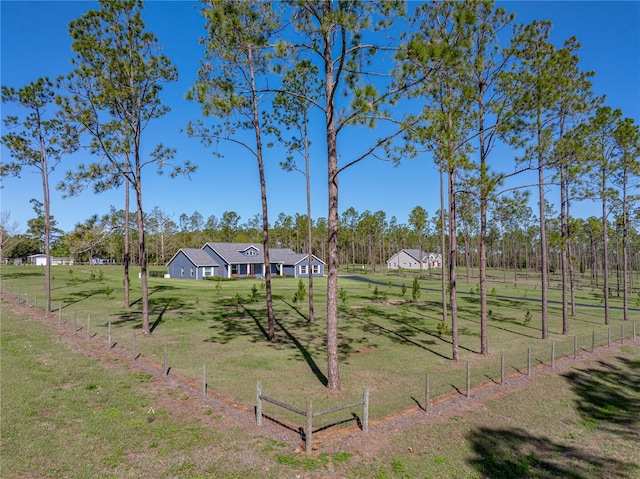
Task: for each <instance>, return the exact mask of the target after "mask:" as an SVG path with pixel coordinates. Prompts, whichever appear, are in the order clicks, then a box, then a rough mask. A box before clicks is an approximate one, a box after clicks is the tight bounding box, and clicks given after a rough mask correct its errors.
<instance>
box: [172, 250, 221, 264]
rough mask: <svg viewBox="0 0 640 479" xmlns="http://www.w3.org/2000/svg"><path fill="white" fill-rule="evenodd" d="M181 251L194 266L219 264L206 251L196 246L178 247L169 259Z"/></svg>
mask: <svg viewBox="0 0 640 479" xmlns="http://www.w3.org/2000/svg"><path fill="white" fill-rule="evenodd" d="M181 252H182V253H183V254H184V255H185V256H186V257H187V258H188V259H189V261H191V262H192V263H193V265H194V266H219V265H218V263H217V262H216V261H215V260H214V259H213V258H212V257H211V256H210V255H209V254H208V253H207V252H206V251H203V250H201V249H198V248H180V249H179V250H178V252H177V253H176V254H174V255H173V257H172V258H171V259H170V260H169V263H171V261H173V258H175V257H176V256H177V255H178V254H180V253H181Z"/></svg>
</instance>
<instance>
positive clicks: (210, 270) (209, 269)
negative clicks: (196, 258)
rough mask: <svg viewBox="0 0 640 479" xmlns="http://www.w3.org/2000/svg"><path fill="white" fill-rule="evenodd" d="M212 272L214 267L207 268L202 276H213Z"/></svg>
mask: <svg viewBox="0 0 640 479" xmlns="http://www.w3.org/2000/svg"><path fill="white" fill-rule="evenodd" d="M212 270H213V267H212V266H205V267H204V268H202V276H213V271H212Z"/></svg>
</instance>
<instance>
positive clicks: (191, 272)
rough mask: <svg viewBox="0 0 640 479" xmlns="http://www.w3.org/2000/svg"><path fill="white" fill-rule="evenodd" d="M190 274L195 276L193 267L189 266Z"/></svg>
mask: <svg viewBox="0 0 640 479" xmlns="http://www.w3.org/2000/svg"><path fill="white" fill-rule="evenodd" d="M189 275H190V276H191V277H192V278H193V267H191V268H189Z"/></svg>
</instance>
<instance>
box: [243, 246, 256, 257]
mask: <svg viewBox="0 0 640 479" xmlns="http://www.w3.org/2000/svg"><path fill="white" fill-rule="evenodd" d="M244 255H245V256H258V250H257V249H255V248H253V247H251V248H247V249H246V250H245V251H244Z"/></svg>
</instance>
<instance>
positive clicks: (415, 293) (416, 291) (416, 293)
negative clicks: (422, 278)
mask: <svg viewBox="0 0 640 479" xmlns="http://www.w3.org/2000/svg"><path fill="white" fill-rule="evenodd" d="M419 297H420V282H419V281H418V277H417V276H416V277H415V278H413V287H412V289H411V298H412V299H413V300H414V301H416V300H417V299H418V298H419Z"/></svg>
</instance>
